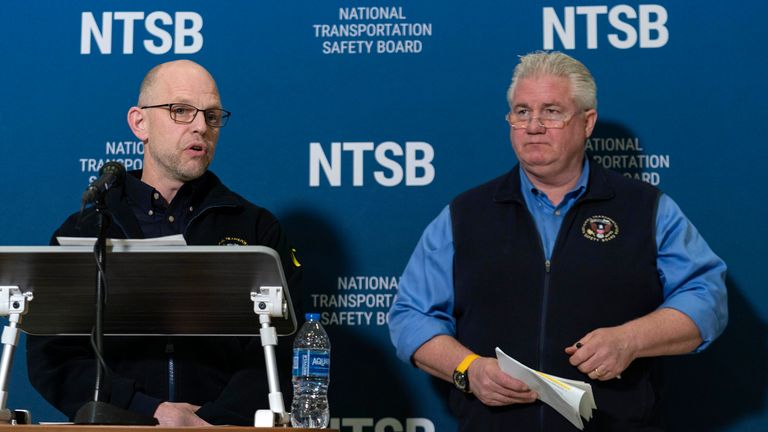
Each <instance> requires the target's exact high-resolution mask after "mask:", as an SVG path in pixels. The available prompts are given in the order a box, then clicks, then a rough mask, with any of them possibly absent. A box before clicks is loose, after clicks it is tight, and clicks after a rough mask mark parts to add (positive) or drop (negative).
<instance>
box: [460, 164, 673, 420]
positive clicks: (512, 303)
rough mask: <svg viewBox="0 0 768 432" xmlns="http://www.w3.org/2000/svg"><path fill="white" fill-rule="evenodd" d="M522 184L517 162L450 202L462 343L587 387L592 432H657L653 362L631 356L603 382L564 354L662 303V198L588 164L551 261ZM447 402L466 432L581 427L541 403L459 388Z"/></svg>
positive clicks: (655, 362)
mask: <svg viewBox="0 0 768 432" xmlns="http://www.w3.org/2000/svg"><path fill="white" fill-rule="evenodd" d="M520 188H521V186H520V177H519V167H515V168H514V169H513V170H512V171H511V172H509V173H507V174H506V175H503V176H501V177H498V178H496V179H494V180H492V181H490V182H488V183H486V184H483V185H481V186H479V187H476V188H474V189H471V190H469V191H467V192H465V193H463V194H461V195H459V196H458V197H457V198H456V199H455V200H454V201H453V202H452V203H451V218H452V225H453V239H454V247H455V256H454V275H453V276H454V289H455V309H454V316H455V318H456V323H457V326H456V332H457V334H456V337H457V339H458V340H459V341H460V342H461V343H463V344H464V345H465V346H467V347H468V348H469V349H471V350H472V351H474V352H476V353H477V354H480V355H482V356H489V357H491V356H493V357H495V353H494V348H495V347H497V346H498V347H500V348H501V349H502V350H503V351H504V352H506V353H507V354H509V355H510V356H512V357H514V358H516V359H517V360H519V361H521V362H522V363H524V364H526V365H528V366H530V367H532V368H534V369H538V370H541V371H544V372H547V373H550V374H554V375H558V376H562V377H565V378H572V379H577V380H582V381H588V382H590V383H591V384H592V388H593V391H594V394H595V401H596V403H597V406H598V410H597V411H595V416H594V417H593V418H592V420H591V421H590V422H588V423H587V424H586V428H585V430H588V431H630V430H631V431H634V430H659V424H660V419H659V415H660V410H659V404H658V399H659V393H660V379H661V376H660V370H659V363H658V360H656V359H638V360H635V361H634V362H633V363H632V364H631V365H630V367H629V368H628V369H627V370H626V371H624V372H623V373H622V379H620V380H619V379H614V380H610V381H605V382H601V381H591V380H590V379H589V377H588V376H586V375H584V374H583V373H581V372H580V371H579V370H577V369H576V368H575V367H573V366H571V365H570V364H569V363H568V356H567V355H566V354H565V352H564V349H565V347H567V346H570V345H573V344H574V343H575V342H576V341H577V340H579V338H581V337H582V336H584V335H585V334H587V333H588V332H590V331H592V330H594V329H597V328H600V327H609V326H616V325H619V324H623V323H625V322H627V321H630V320H632V319H634V318H638V317H641V316H643V315H646V314H648V313H649V312H652V311H653V310H655V309H656V308H657V307H658V306H659V305H660V304H661V302H662V300H663V293H662V287H661V282H660V281H659V276H658V273H657V269H656V241H655V219H656V207H657V203H658V198H659V196H660V193H659V191H658V190H657V189H655V188H653V187H652V186H649V185H647V184H645V183H642V182H639V181H635V180H631V179H628V178H625V177H623V176H622V175H620V174H618V173H614V172H612V171H608V170H606V169H603V168H602V167H600V166H598V165H597V164H592V165H590V177H589V182H588V186H587V190H586V192H585V193H584V195H583V196H582V197H581V198H580V199H579V200H578V202H577V203H576V204H575V205H574V206H573V208H572V209H571V210H570V211H569V212H568V213H567V214H566V215H565V216H564V219H563V224H562V226H561V228H560V232H559V233H558V237H557V240H556V242H555V247H554V249H553V252H552V257H551V260H550V262H546V259H545V256H544V249H543V247H542V245H541V240H540V237H539V234H538V231H537V230H536V226H535V223H534V220H533V218H532V216H531V214H530V213H529V212H528V210H527V208H526V206H525V201H524V198H523V195H522V192H521V189H520ZM471 378H472V377H471V376H470V386H471ZM450 402H451V408H452V409H453V411H454V413H455V414H456V415H457V417H458V418H459V421H460V424H461V430H464V431H468V430H473V431H484V432H488V431H510V430H515V431H547V432H549V431H560V430H562V431H568V432H572V431H574V430H576V429H575V428H574V427H573V426H572V425H571V424H570V423H569V422H568V421H567V420H565V419H564V418H563V417H562V416H560V414H558V413H557V412H556V411H554V410H553V409H552V408H551V407H549V406H545V405H544V404H542V403H541V402H536V403H534V404H524V405H512V406H507V407H498V408H492V407H487V406H485V405H483V404H482V403H481V402H480V401H478V400H477V398H475V397H474V396H472V395H466V394H463V393H461V392H460V391H458V390H452V392H451V396H450Z"/></svg>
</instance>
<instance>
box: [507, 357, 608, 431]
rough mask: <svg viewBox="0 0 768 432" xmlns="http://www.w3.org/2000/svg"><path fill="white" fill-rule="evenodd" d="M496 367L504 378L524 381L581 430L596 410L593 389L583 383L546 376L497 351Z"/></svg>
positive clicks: (543, 400)
mask: <svg viewBox="0 0 768 432" xmlns="http://www.w3.org/2000/svg"><path fill="white" fill-rule="evenodd" d="M496 358H497V359H498V360H499V367H500V368H501V370H503V371H504V372H506V373H507V375H509V376H511V377H513V378H516V379H519V380H520V381H522V382H524V383H525V384H526V385H528V387H530V388H531V390H533V391H535V392H536V393H538V395H539V399H541V401H542V402H544V403H546V404H547V405H549V406H551V407H552V408H554V409H555V410H556V411H557V412H559V413H560V414H561V415H562V416H563V417H565V418H566V419H568V421H570V422H571V423H573V425H574V426H576V427H577V428H579V429H580V430H584V422H583V421H582V420H581V418H582V417H584V420H589V419H591V418H592V411H593V410H596V409H597V405H595V398H594V396H593V395H592V386H591V385H589V384H587V383H585V382H583V381H575V380H569V379H566V378H560V377H556V376H554V375H548V374H545V373H544V372H539V371H537V370H533V369H531V368H529V367H528V366H525V365H524V364H522V363H520V362H519V361H517V360H515V359H513V358H512V357H510V356H508V355H506V354H504V352H503V351H502V350H500V349H499V348H498V347H497V348H496Z"/></svg>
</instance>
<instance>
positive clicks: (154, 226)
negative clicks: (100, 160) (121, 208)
mask: <svg viewBox="0 0 768 432" xmlns="http://www.w3.org/2000/svg"><path fill="white" fill-rule="evenodd" d="M199 183H200V179H195V180H192V181H190V182H187V183H184V185H182V186H181V188H180V189H179V190H178V192H176V196H175V197H174V198H173V200H172V201H171V202H170V204H169V203H168V202H167V201H166V200H165V198H163V196H162V195H161V194H160V192H158V191H157V189H155V188H153V187H152V186H150V185H148V184H146V183H144V182H142V181H141V180H140V179H139V178H138V177H134V176H132V175H129V176H126V181H125V193H126V195H127V197H128V202H129V205H130V207H131V210H133V213H134V215H136V220H138V222H139V226H140V227H141V231H142V232H143V233H144V238H155V237H163V236H169V235H175V234H184V229H185V228H186V226H187V224H188V223H189V220H190V217H191V216H192V213H193V211H194V210H195V208H194V203H195V200H194V198H195V191H196V190H197V186H198V184H199Z"/></svg>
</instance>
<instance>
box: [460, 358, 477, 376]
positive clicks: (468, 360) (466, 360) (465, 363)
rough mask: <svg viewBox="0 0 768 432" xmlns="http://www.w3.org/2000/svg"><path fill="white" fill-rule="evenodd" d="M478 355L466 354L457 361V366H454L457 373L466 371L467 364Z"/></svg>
mask: <svg viewBox="0 0 768 432" xmlns="http://www.w3.org/2000/svg"><path fill="white" fill-rule="evenodd" d="M479 357H480V356H479V355H477V354H469V355H468V356H466V357H464V360H462V361H461V363H459V365H458V366H456V371H457V372H459V373H464V372H466V370H467V369H469V365H471V364H472V362H473V361H475V360H477V359H478V358H479Z"/></svg>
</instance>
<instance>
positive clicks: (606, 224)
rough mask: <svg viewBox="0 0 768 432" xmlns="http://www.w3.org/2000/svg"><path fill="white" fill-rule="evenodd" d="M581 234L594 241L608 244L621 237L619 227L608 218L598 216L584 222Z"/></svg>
mask: <svg viewBox="0 0 768 432" xmlns="http://www.w3.org/2000/svg"><path fill="white" fill-rule="evenodd" d="M581 233H582V234H584V237H586V238H588V239H590V240H592V241H599V242H607V241H609V240H613V239H614V238H616V236H618V235H619V226H618V225H617V224H616V222H615V221H614V220H613V219H611V218H609V217H608V216H603V215H597V216H592V217H588V218H587V220H585V221H584V225H582V226H581Z"/></svg>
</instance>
